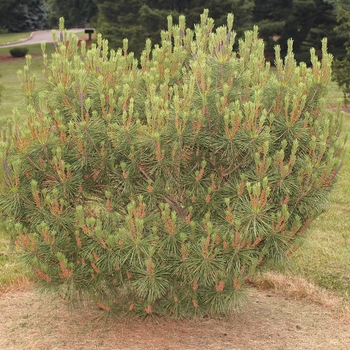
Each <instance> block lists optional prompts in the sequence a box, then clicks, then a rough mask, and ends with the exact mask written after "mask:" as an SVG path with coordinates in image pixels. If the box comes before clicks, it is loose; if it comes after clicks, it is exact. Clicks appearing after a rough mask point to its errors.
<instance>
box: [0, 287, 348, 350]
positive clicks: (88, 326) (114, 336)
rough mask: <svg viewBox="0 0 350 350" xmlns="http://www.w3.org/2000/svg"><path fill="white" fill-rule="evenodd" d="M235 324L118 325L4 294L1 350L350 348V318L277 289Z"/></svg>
mask: <svg viewBox="0 0 350 350" xmlns="http://www.w3.org/2000/svg"><path fill="white" fill-rule="evenodd" d="M249 295H250V300H249V302H248V304H247V305H246V306H245V307H244V308H243V309H241V310H238V311H237V312H236V313H235V314H233V315H231V316H230V317H228V318H221V317H207V318H200V319H196V320H173V319H169V318H158V319H145V320H140V319H113V318H106V317H105V313H104V312H103V311H101V310H99V309H98V308H97V307H96V306H95V305H91V304H87V303H86V304H84V305H79V306H77V307H76V308H73V309H69V308H68V307H67V305H65V304H64V303H63V302H62V301H61V300H58V299H54V298H52V297H50V296H49V295H43V294H40V293H39V292H38V291H37V290H35V289H33V288H32V287H30V288H29V289H28V290H19V291H10V292H8V293H4V294H2V295H0V310H1V313H0V314H1V317H0V349H8V350H17V349H18V350H24V349H36V350H44V349H45V350H49V349H52V350H53V349H62V350H63V349H69V350H88V349H101V350H107V349H108V350H109V349H110V350H112V349H116V350H117V349H119V350H316V349H319V350H348V349H350V319H349V318H348V319H347V318H345V317H343V316H341V315H340V314H339V313H337V312H334V311H333V310H331V309H329V307H325V306H322V305H317V304H315V303H310V302H309V301H306V300H296V299H294V298H293V297H291V296H286V295H280V294H278V293H275V292H273V291H271V290H257V289H255V288H252V289H250V290H249Z"/></svg>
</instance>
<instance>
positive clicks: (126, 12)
mask: <svg viewBox="0 0 350 350" xmlns="http://www.w3.org/2000/svg"><path fill="white" fill-rule="evenodd" d="M96 3H97V5H98V8H99V22H98V27H99V30H100V31H101V32H102V33H103V35H104V37H105V38H107V39H108V40H109V42H110V46H111V47H121V46H122V45H123V39H124V38H127V39H128V41H129V48H130V50H131V51H134V52H136V53H137V54H139V53H140V52H141V51H142V49H143V48H144V44H145V40H146V39H147V38H150V39H151V40H152V42H153V44H156V43H159V42H160V31H161V30H164V29H166V27H167V16H168V15H169V14H170V15H172V16H173V17H174V19H175V20H176V19H177V18H178V17H179V15H180V14H184V15H185V16H186V23H187V25H188V27H193V25H194V23H196V22H198V19H199V16H200V14H201V13H202V12H203V9H204V8H207V9H208V10H209V13H210V15H211V17H212V18H214V19H215V23H216V25H217V26H220V25H223V24H225V21H226V16H227V13H230V12H231V13H234V15H235V21H234V27H235V29H236V31H237V32H238V34H242V33H243V31H244V30H246V29H249V27H252V25H251V23H252V11H253V7H254V1H253V0H224V1H222V0H221V1H220V0H212V1H205V0H195V1H185V0H182V1H170V0H165V1H161V0H147V1H142V0H120V1H118V2H115V1H110V0H96Z"/></svg>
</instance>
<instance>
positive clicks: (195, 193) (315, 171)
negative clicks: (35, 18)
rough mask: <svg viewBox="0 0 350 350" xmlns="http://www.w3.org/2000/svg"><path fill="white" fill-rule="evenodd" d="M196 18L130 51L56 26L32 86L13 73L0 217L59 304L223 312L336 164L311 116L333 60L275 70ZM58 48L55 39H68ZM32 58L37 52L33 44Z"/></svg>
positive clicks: (306, 211) (335, 130)
mask: <svg viewBox="0 0 350 350" xmlns="http://www.w3.org/2000/svg"><path fill="white" fill-rule="evenodd" d="M213 28H214V21H213V20H212V19H211V18H209V17H208V12H207V11H205V12H204V13H203V14H202V15H201V22H200V24H197V25H196V26H195V29H194V30H191V29H188V28H186V25H185V18H184V17H183V16H182V17H180V19H179V24H173V21H172V18H171V17H168V30H167V31H163V32H162V35H161V37H162V40H161V45H159V46H158V45H157V46H155V47H154V48H153V49H152V48H151V43H150V41H147V42H146V47H145V50H144V51H143V53H142V55H141V59H140V62H137V61H136V60H135V58H134V55H133V53H129V52H128V43H127V41H126V40H125V41H124V49H119V50H118V51H113V50H109V49H108V42H107V41H106V40H103V39H102V38H101V36H99V37H98V41H97V44H96V45H92V47H91V48H90V49H87V48H86V47H85V44H84V43H82V44H81V47H79V46H78V43H77V39H76V38H75V37H74V35H72V34H69V33H68V32H67V31H65V30H64V28H63V23H62V22H61V25H60V32H59V33H57V34H56V37H57V49H56V53H55V54H53V55H52V57H51V58H49V57H47V56H46V55H45V54H44V66H45V70H44V72H43V74H44V77H45V85H44V87H42V86H40V87H37V86H36V84H35V77H33V76H31V73H30V65H31V60H30V57H28V58H27V64H26V66H25V67H24V70H23V71H22V72H20V73H19V77H20V80H21V85H22V88H23V91H24V94H25V96H26V101H27V102H26V103H27V115H26V118H25V119H24V120H23V117H21V116H19V115H18V112H16V113H15V117H14V121H13V122H9V126H8V129H6V130H5V129H4V130H2V142H1V164H2V166H1V172H0V181H1V191H0V210H1V214H2V216H3V218H4V219H6V220H7V223H8V227H9V229H11V230H12V234H13V237H14V239H15V240H16V242H17V244H18V246H20V247H22V248H23V250H24V252H25V261H26V263H27V264H28V265H29V266H31V267H32V268H33V270H34V271H35V272H36V274H37V275H38V276H40V277H41V279H42V280H43V282H44V283H45V284H47V285H48V286H50V287H53V288H54V289H58V290H59V292H60V293H61V294H62V295H63V296H64V297H66V298H71V297H73V296H74V295H75V291H80V292H88V293H90V295H92V296H93V297H94V298H95V299H96V301H97V302H98V304H99V306H100V307H101V308H103V309H105V310H108V311H111V312H112V311H113V312H119V313H124V312H131V313H137V314H141V315H142V314H144V315H147V314H151V313H157V314H171V315H173V316H175V317H181V316H187V315H196V314H203V313H205V314H214V313H222V314H225V313H228V312H230V311H232V310H234V309H235V307H237V305H239V304H240V303H241V302H242V300H244V287H245V281H246V280H247V278H249V277H250V276H252V274H254V272H255V271H256V269H257V268H258V267H259V266H262V265H263V264H264V263H266V262H267V261H270V262H274V263H277V262H279V261H280V260H282V259H284V258H285V257H286V256H288V255H289V254H291V253H292V252H293V251H294V250H295V249H296V248H297V247H298V244H299V236H301V235H302V234H303V233H304V232H305V230H306V228H307V227H308V226H309V224H310V223H311V222H312V220H313V219H315V218H316V217H317V216H318V215H319V214H320V213H321V212H322V211H323V210H324V209H325V205H326V197H327V194H328V192H329V190H330V188H331V186H332V183H333V182H334V179H335V177H336V174H337V172H338V170H339V168H340V166H341V153H342V149H343V140H342V139H341V138H340V136H339V135H340V129H341V123H340V118H339V116H338V115H337V116H335V115H333V114H332V113H331V112H329V111H327V110H326V106H325V101H324V97H325V95H326V93H327V85H328V83H329V82H330V79H331V64H332V58H331V56H330V55H329V54H327V51H326V42H325V41H323V54H322V60H321V61H319V60H318V58H317V56H316V55H315V51H314V50H312V51H311V61H312V67H311V68H308V67H307V66H306V65H305V64H303V63H301V64H300V65H298V64H297V63H296V62H295V60H294V57H293V50H292V41H289V46H288V47H289V48H288V53H287V56H286V57H285V59H283V58H281V57H280V53H279V48H276V70H272V69H270V66H269V64H268V63H266V62H265V58H264V44H263V41H262V40H260V39H258V31H257V28H255V29H254V30H253V31H248V32H246V33H245V37H244V39H242V40H240V41H239V44H238V46H239V48H238V51H237V52H235V51H233V50H232V47H233V45H234V42H235V32H234V31H233V29H232V28H233V16H232V15H228V17H227V25H226V26H221V27H219V28H217V29H216V30H214V29H213ZM67 39H70V40H69V41H68V40H67ZM43 47H44V45H43Z"/></svg>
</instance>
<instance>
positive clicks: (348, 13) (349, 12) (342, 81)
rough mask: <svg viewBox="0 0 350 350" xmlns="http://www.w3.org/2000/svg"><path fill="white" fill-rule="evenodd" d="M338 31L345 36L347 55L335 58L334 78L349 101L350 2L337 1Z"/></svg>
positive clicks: (344, 0) (346, 100) (345, 99)
mask: <svg viewBox="0 0 350 350" xmlns="http://www.w3.org/2000/svg"><path fill="white" fill-rule="evenodd" d="M337 19H338V24H339V25H338V26H337V28H336V30H337V32H338V33H339V34H340V35H341V36H342V37H343V39H344V41H345V43H344V46H345V49H346V55H345V56H344V57H343V58H342V59H338V60H335V62H334V65H333V78H334V80H335V81H336V82H337V84H338V85H339V87H340V88H341V89H342V90H343V93H344V102H345V103H346V104H347V103H348V102H349V100H348V97H349V94H350V3H349V2H348V1H346V0H339V1H338V3H337Z"/></svg>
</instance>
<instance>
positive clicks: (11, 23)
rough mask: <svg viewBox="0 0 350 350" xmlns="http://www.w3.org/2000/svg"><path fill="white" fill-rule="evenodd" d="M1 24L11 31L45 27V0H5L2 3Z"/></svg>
mask: <svg viewBox="0 0 350 350" xmlns="http://www.w3.org/2000/svg"><path fill="white" fill-rule="evenodd" d="M0 13H1V15H0V21H1V22H0V23H1V24H0V25H1V27H3V28H5V29H7V30H8V31H9V32H28V31H32V30H40V29H43V28H44V27H45V24H46V18H47V7H46V5H45V1H44V0H4V2H1V5H0Z"/></svg>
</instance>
